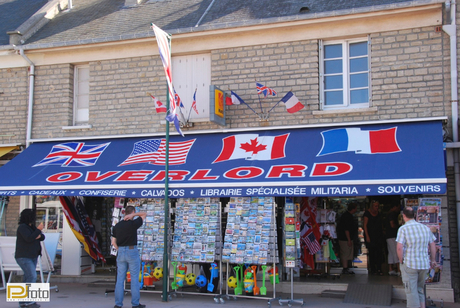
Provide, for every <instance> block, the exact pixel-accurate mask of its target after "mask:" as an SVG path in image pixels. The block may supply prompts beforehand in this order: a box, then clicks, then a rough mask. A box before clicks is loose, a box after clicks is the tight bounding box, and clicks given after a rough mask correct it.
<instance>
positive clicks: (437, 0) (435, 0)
mask: <svg viewBox="0 0 460 308" xmlns="http://www.w3.org/2000/svg"><path fill="white" fill-rule="evenodd" d="M54 1H60V0H54ZM62 1H64V0H62ZM65 1H67V0H65ZM444 2H445V0H415V1H410V2H402V3H392V4H382V5H373V6H367V7H361V8H354V9H345V10H336V11H330V12H322V13H315V14H311V15H308V14H297V15H292V16H285V17H271V18H263V19H255V20H251V21H242V22H230V23H219V24H214V25H202V26H198V27H187V28H178V29H172V30H168V29H163V30H164V31H166V32H168V33H169V34H172V35H174V34H187V33H194V32H195V33H196V32H204V31H210V30H223V29H228V28H240V27H251V26H261V25H266V24H276V23H285V22H294V21H298V22H302V21H308V20H313V19H320V18H328V17H340V16H347V15H353V14H362V13H372V12H378V11H390V10H397V9H409V8H419V7H423V6H430V5H436V4H442V3H444ZM37 30H38V29H37ZM153 37H155V34H154V32H153V30H148V31H145V32H138V33H132V34H121V35H114V36H109V37H99V38H91V39H84V40H72V41H63V42H62V41H61V42H54V43H45V44H40V43H37V44H34V43H32V44H25V45H23V49H24V50H33V49H47V48H57V47H70V46H78V45H90V44H97V43H109V42H117V41H123V40H130V39H142V38H153ZM0 49H1V46H0Z"/></svg>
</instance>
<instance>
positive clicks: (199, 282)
mask: <svg viewBox="0 0 460 308" xmlns="http://www.w3.org/2000/svg"><path fill="white" fill-rule="evenodd" d="M207 283H208V281H207V279H206V277H205V276H203V275H199V276H197V277H196V279H195V285H196V286H197V287H199V288H202V287H204V286H206V284H207Z"/></svg>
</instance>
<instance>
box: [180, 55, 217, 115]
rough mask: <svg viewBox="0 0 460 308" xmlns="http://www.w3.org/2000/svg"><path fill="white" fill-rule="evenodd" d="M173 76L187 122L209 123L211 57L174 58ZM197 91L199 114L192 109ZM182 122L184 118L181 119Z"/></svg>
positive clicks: (189, 56)
mask: <svg viewBox="0 0 460 308" xmlns="http://www.w3.org/2000/svg"><path fill="white" fill-rule="evenodd" d="M172 76H173V84H174V88H175V90H176V93H177V94H179V96H180V99H181V101H182V103H183V105H184V108H181V111H182V113H183V115H184V117H185V121H187V120H190V121H191V122H193V120H195V121H197V120H198V121H200V120H208V121H209V86H210V85H211V55H210V54H199V55H188V56H174V57H173V58H172ZM195 90H196V106H197V111H198V113H197V112H196V111H195V110H194V109H193V108H191V107H192V102H193V95H194V93H195ZM179 118H180V119H181V121H182V118H181V117H179Z"/></svg>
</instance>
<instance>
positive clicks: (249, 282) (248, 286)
mask: <svg viewBox="0 0 460 308" xmlns="http://www.w3.org/2000/svg"><path fill="white" fill-rule="evenodd" d="M253 276H254V275H253V274H252V273H251V272H249V271H248V272H247V273H246V276H244V291H245V292H246V293H252V292H253V289H254V278H253Z"/></svg>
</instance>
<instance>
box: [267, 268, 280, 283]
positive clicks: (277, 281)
mask: <svg viewBox="0 0 460 308" xmlns="http://www.w3.org/2000/svg"><path fill="white" fill-rule="evenodd" d="M267 273H268V275H269V277H270V282H271V283H272V284H275V283H280V277H279V275H278V268H277V267H276V266H275V279H273V268H271V269H269V270H268V271H267ZM273 281H274V282H273Z"/></svg>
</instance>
